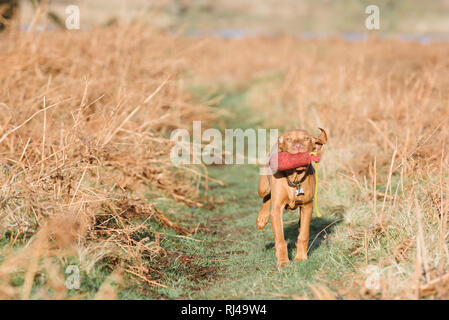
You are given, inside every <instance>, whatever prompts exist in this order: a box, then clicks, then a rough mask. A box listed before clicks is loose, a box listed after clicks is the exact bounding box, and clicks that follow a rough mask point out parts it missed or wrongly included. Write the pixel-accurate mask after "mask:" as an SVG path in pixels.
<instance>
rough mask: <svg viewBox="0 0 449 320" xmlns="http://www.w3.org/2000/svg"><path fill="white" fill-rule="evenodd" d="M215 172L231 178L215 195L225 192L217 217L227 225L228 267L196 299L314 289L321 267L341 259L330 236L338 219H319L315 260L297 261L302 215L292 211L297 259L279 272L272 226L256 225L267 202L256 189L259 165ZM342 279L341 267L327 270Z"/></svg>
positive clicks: (289, 294) (288, 220)
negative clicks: (258, 227) (329, 239)
mask: <svg viewBox="0 0 449 320" xmlns="http://www.w3.org/2000/svg"><path fill="white" fill-rule="evenodd" d="M213 174H214V176H215V177H216V178H222V179H223V180H224V181H225V182H226V187H224V188H216V189H214V190H213V193H214V195H218V194H221V195H222V196H223V198H224V199H223V200H224V203H225V204H224V205H223V206H222V207H221V208H220V209H218V212H217V215H216V217H215V218H216V220H215V219H214V221H216V222H215V223H217V224H219V225H217V228H219V229H221V230H220V237H221V239H220V240H219V244H218V246H219V247H220V250H218V251H217V259H218V258H220V257H221V258H222V259H223V262H222V269H223V271H222V273H221V274H220V277H219V280H218V282H216V283H213V284H212V285H210V286H207V287H206V288H204V289H202V290H200V291H199V292H197V293H195V294H194V295H193V296H192V298H204V299H215V298H219V299H220V298H221V299H232V298H238V299H245V298H248V299H273V298H276V297H285V298H295V297H298V296H302V295H304V294H306V293H308V292H309V291H310V285H311V284H313V283H316V281H317V275H318V274H320V270H321V269H322V268H324V267H325V266H326V265H329V262H330V261H331V260H332V259H335V258H333V257H332V256H333V254H334V253H333V252H332V251H331V248H330V247H329V246H327V245H326V238H327V237H328V235H329V234H330V233H332V230H333V227H334V226H335V225H337V223H338V221H337V219H335V218H331V217H322V218H316V217H314V218H313V220H312V223H311V237H310V241H309V246H310V249H309V260H307V261H304V262H294V261H293V260H292V257H294V255H295V250H296V245H295V243H296V239H297V236H298V219H299V214H298V211H297V210H295V211H288V212H286V213H285V214H284V230H285V238H286V241H287V244H288V249H289V258H290V260H291V262H290V264H289V265H288V266H287V267H285V268H283V269H281V270H277V268H276V257H275V250H274V238H273V233H272V230H271V225H270V224H268V225H267V226H266V227H265V229H264V230H263V231H262V232H259V231H258V230H257V228H256V218H257V212H258V210H259V208H260V205H261V199H260V198H259V197H258V196H257V193H256V188H257V182H258V178H259V175H258V169H257V168H254V167H250V166H244V165H240V166H239V165H235V166H225V167H222V168H217V169H215V170H213ZM220 217H222V219H220ZM337 259H338V257H337ZM338 277H339V275H338V270H334V271H333V272H332V273H331V274H327V278H328V279H332V278H334V279H336V278H338ZM328 279H326V280H328ZM323 280H324V279H323Z"/></svg>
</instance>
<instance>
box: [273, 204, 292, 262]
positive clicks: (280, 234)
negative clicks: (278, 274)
mask: <svg viewBox="0 0 449 320" xmlns="http://www.w3.org/2000/svg"><path fill="white" fill-rule="evenodd" d="M283 212H284V206H283V205H282V203H279V202H276V203H273V207H272V209H271V226H272V227H273V233H274V243H275V248H276V258H277V267H283V266H285V265H287V264H288V262H289V261H288V253H287V243H286V242H285V238H284V228H283V225H282V214H283Z"/></svg>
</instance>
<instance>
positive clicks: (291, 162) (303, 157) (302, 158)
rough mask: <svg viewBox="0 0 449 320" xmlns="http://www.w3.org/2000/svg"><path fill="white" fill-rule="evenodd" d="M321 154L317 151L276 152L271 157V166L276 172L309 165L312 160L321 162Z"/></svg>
mask: <svg viewBox="0 0 449 320" xmlns="http://www.w3.org/2000/svg"><path fill="white" fill-rule="evenodd" d="M320 159H321V156H320V155H319V154H317V153H316V152H298V153H294V154H291V153H289V152H278V153H274V154H273V155H272V156H271V157H270V162H269V164H270V168H271V170H272V171H273V172H274V173H276V172H278V171H286V170H289V169H296V168H299V167H304V166H307V165H309V164H310V163H311V162H312V161H314V162H317V163H318V162H320Z"/></svg>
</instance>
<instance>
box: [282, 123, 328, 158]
mask: <svg viewBox="0 0 449 320" xmlns="http://www.w3.org/2000/svg"><path fill="white" fill-rule="evenodd" d="M319 129H320V130H321V134H320V135H319V136H318V138H314V137H312V136H311V135H309V134H308V133H307V131H305V130H290V131H287V132H285V133H284V134H283V135H281V136H280V137H279V139H278V152H289V153H299V152H312V151H315V152H317V151H320V150H321V148H322V147H323V144H325V143H326V142H327V134H326V131H324V130H323V129H321V128H319Z"/></svg>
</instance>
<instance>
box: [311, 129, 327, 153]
mask: <svg viewBox="0 0 449 320" xmlns="http://www.w3.org/2000/svg"><path fill="white" fill-rule="evenodd" d="M318 129H320V130H321V134H320V135H319V136H318V138H314V143H315V151H320V150H321V148H322V147H323V144H326V142H327V133H326V131H324V129H322V128H318Z"/></svg>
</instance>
